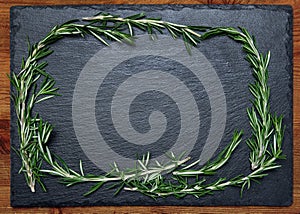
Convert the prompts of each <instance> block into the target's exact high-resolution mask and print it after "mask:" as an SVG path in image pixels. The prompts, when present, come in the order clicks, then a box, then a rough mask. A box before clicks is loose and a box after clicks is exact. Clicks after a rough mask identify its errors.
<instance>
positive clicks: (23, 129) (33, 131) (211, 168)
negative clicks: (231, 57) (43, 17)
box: [10, 13, 284, 198]
mask: <svg viewBox="0 0 300 214" xmlns="http://www.w3.org/2000/svg"><path fill="white" fill-rule="evenodd" d="M82 22H83V23H85V24H82ZM136 30H140V31H145V32H148V33H149V34H150V35H151V36H152V37H153V38H154V37H155V33H157V32H158V33H165V32H169V34H170V35H171V36H172V37H173V38H182V39H183V41H184V42H185V44H186V48H187V50H188V51H189V50H190V48H191V47H192V46H197V45H198V44H199V42H201V41H203V40H206V39H209V38H211V37H214V36H227V37H229V38H231V39H233V40H234V41H237V42H239V43H241V44H242V47H243V50H244V51H245V53H246V60H247V61H248V62H249V64H250V66H251V67H252V69H253V76H254V78H255V81H254V83H251V84H250V85H249V90H250V92H251V94H252V95H253V99H252V101H251V102H252V107H251V108H249V109H247V113H248V117H249V122H250V125H251V128H252V133H253V134H252V137H251V138H250V139H248V140H247V145H248V146H249V149H250V158H249V160H250V164H251V170H252V172H251V173H250V174H247V175H238V176H236V177H233V178H217V179H215V181H214V182H212V183H209V182H207V181H206V180H205V179H204V178H203V177H200V176H203V175H214V174H216V172H217V170H218V169H220V168H221V167H222V166H224V165H225V164H226V163H227V161H228V160H229V159H230V157H231V155H232V153H233V152H234V150H235V149H236V148H237V146H238V145H239V144H240V143H241V141H242V139H241V136H242V131H235V132H234V133H233V137H232V140H231V142H229V144H228V146H227V147H226V148H225V149H224V150H223V151H222V152H221V153H220V154H219V155H218V156H217V157H216V158H215V160H212V161H210V162H208V163H206V164H205V165H204V166H202V167H201V168H193V167H195V166H196V165H197V163H199V161H195V162H192V163H189V159H190V157H187V158H183V155H180V156H179V157H175V155H174V154H173V153H170V154H169V159H170V161H169V162H168V163H165V164H162V163H159V162H156V163H155V164H150V154H149V153H148V154H147V155H145V156H143V158H142V159H141V160H137V164H136V166H135V167H133V168H132V169H128V170H125V171H122V170H120V169H119V167H118V166H117V164H116V163H114V165H113V167H112V171H111V172H109V173H107V174H105V175H99V176H98V175H91V174H86V173H85V172H84V168H83V164H82V162H81V161H80V162H79V168H80V172H76V171H74V170H72V169H71V168H69V167H68V165H67V164H66V163H65V162H64V160H63V159H61V158H60V157H57V156H55V155H54V154H52V153H51V151H50V150H49V148H48V146H47V143H48V141H49V136H50V135H51V132H52V130H53V127H52V125H51V124H49V123H48V122H46V121H44V120H42V118H40V116H39V115H38V114H36V115H32V108H33V106H34V105H35V104H37V103H39V102H42V101H45V100H47V99H50V98H53V97H54V96H57V95H58V94H57V90H58V89H57V88H55V80H54V79H53V78H52V77H51V76H50V75H49V74H48V73H47V72H46V71H45V67H46V66H47V63H46V62H40V60H41V59H42V58H45V57H47V56H49V55H50V54H51V53H52V51H51V50H50V45H51V44H52V43H54V42H56V41H58V40H59V39H62V38H64V37H67V36H68V35H80V36H82V37H84V36H86V35H92V36H94V37H95V38H96V39H98V40H99V41H100V42H102V43H103V44H105V45H109V41H117V42H123V41H125V42H127V43H129V44H133V43H134V34H135V31H136ZM269 61H270V52H268V53H267V54H266V55H263V54H260V53H259V52H258V50H257V47H256V44H255V40H254V37H253V36H251V35H250V34H249V33H248V32H247V30H246V29H244V28H239V29H236V28H231V27H216V28H211V27H203V26H186V25H180V24H176V23H171V22H166V21H163V20H161V19H150V18H146V16H145V14H143V13H141V14H136V15H133V16H129V17H126V18H121V17H119V16H115V15H111V14H104V13H100V14H98V15H96V16H93V17H87V18H83V19H82V20H81V22H80V21H79V20H71V21H69V22H66V23H64V24H62V25H60V26H55V27H54V28H53V29H52V30H51V31H50V32H49V33H48V35H47V36H46V37H45V38H44V39H42V40H41V41H40V42H38V43H37V44H33V45H31V44H30V43H29V42H28V57H27V58H26V59H23V60H22V65H21V71H20V72H19V73H18V74H15V73H12V74H11V76H10V80H11V84H12V85H13V87H14V91H13V93H12V95H11V97H12V100H13V102H14V105H15V111H16V115H17V118H18V129H19V137H20V148H19V149H18V150H17V152H18V154H19V156H20V157H21V160H22V167H21V169H20V171H21V172H24V174H25V177H26V181H27V184H28V186H29V187H30V189H31V191H32V192H34V191H35V183H36V182H37V183H39V184H40V185H41V186H42V188H43V189H44V190H45V187H44V185H43V183H42V181H41V176H43V175H44V174H43V173H48V174H51V175H54V176H58V177H60V178H61V181H62V182H63V183H64V184H66V185H67V186H72V185H75V184H78V183H83V182H94V183H96V184H95V185H94V186H93V187H92V188H91V189H90V190H89V191H88V192H87V193H86V194H85V195H88V194H91V193H93V192H94V191H96V190H98V189H99V188H101V187H102V186H103V184H105V183H109V182H112V183H113V185H112V187H111V188H117V190H116V194H117V193H119V192H120V191H121V190H127V191H137V192H141V193H143V194H145V195H148V196H150V197H153V198H156V197H166V196H169V195H173V196H175V197H178V198H181V197H184V196H186V195H194V196H195V197H201V196H204V195H206V194H211V193H212V192H213V191H216V190H223V189H225V188H226V187H228V186H239V187H241V192H242V191H243V190H244V189H245V188H250V185H251V182H252V181H256V180H257V179H259V178H262V177H265V176H267V171H270V170H273V169H276V168H279V167H280V165H278V163H277V160H278V159H282V158H284V155H283V154H282V142H283V137H284V127H283V125H282V118H283V117H282V116H276V114H274V115H272V114H271V112H270V105H269V97H270V88H269V87H268V85H267V81H268V70H267V69H268V65H269ZM40 79H43V81H42V83H41V84H39V82H40V81H38V80H40ZM43 161H46V162H47V163H48V164H49V166H50V169H42V168H41V167H42V162H43ZM164 173H169V174H170V176H164ZM190 178H192V179H190Z"/></svg>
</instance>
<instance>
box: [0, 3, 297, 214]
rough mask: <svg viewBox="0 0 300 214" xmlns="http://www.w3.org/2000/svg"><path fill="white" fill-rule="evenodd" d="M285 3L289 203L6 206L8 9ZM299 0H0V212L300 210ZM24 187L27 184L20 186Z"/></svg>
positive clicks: (274, 211) (233, 211)
mask: <svg viewBox="0 0 300 214" xmlns="http://www.w3.org/2000/svg"><path fill="white" fill-rule="evenodd" d="M104 3H105V4H288V5H291V6H293V9H294V30H293V36H294V38H293V39H294V62H293V63H294V70H293V71H294V94H293V106H294V120H293V123H294V142H293V143H294V193H293V200H294V203H293V205H292V206H290V207H261V206H259V207H248V206H244V207H167V206H165V207H163V206H160V207H141V206H139V207H126V206H124V207H76V208H72V207H66V208H18V209H14V208H12V207H10V157H9V153H10V143H9V139H10V137H9V124H10V119H9V118H10V110H9V103H10V99H9V81H8V78H7V74H8V73H9V72H10V67H9V66H10V55H9V51H10V50H9V10H10V7H11V6H14V5H57V4H65V5H66V4H104ZM299 138H300V0H185V1H184V0H182V1H179V0H137V1H133V0H108V1H105V0H86V1H84V0H61V1H59V0H43V1H42V0H6V1H4V0H0V213H250V212H253V213H300V140H299ZM24 188H27V187H26V186H24Z"/></svg>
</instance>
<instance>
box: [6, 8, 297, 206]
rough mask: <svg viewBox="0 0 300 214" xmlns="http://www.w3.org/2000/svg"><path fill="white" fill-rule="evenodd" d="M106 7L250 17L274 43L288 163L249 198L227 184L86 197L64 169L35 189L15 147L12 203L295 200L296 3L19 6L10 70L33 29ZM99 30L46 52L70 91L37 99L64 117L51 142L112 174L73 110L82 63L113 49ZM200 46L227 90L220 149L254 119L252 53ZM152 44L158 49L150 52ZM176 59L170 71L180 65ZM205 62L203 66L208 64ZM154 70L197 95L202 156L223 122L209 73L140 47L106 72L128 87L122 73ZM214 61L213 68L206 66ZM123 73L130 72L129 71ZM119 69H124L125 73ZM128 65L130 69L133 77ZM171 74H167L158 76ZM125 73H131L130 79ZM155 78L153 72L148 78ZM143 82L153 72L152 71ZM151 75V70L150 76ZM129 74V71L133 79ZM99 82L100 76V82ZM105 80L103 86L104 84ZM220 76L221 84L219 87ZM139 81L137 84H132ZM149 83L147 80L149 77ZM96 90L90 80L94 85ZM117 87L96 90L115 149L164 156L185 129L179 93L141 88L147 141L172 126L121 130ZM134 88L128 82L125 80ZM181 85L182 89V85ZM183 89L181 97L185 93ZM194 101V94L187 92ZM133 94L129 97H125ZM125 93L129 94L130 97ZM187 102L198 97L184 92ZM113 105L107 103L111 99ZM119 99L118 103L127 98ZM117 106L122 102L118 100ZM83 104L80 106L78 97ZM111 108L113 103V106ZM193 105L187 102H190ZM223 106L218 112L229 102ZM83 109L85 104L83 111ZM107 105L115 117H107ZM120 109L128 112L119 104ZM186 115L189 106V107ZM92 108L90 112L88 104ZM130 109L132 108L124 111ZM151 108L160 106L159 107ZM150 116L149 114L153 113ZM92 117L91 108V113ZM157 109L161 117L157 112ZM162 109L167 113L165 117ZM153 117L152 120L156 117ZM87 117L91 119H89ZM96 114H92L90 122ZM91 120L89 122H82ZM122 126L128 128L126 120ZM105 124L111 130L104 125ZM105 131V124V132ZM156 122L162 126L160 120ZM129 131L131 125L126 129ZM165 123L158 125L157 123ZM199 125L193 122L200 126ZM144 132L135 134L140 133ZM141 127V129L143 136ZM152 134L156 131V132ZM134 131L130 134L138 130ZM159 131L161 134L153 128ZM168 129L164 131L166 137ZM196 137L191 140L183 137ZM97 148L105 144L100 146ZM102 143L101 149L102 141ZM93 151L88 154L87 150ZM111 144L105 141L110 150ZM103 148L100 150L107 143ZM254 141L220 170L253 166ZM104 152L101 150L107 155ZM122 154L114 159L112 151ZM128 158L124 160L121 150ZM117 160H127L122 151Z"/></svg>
mask: <svg viewBox="0 0 300 214" xmlns="http://www.w3.org/2000/svg"><path fill="white" fill-rule="evenodd" d="M99 11H105V12H109V13H115V14H120V15H121V16H127V15H132V14H135V13H139V12H142V11H143V12H146V13H147V14H148V16H149V17H162V18H163V19H164V20H167V21H171V22H176V23H182V24H187V25H207V26H233V27H237V26H243V27H245V28H247V29H248V30H249V32H251V33H252V34H253V35H255V37H256V40H257V44H258V47H259V50H260V51H261V52H264V53H265V52H266V51H267V50H271V54H272V58H271V62H270V67H269V71H270V75H269V76H270V77H269V78H270V79H269V84H270V87H271V94H272V95H271V110H272V111H274V112H277V113H280V114H284V115H285V119H284V123H285V125H286V132H285V134H286V135H285V142H284V153H285V154H286V155H287V159H286V160H283V161H281V162H280V163H281V164H282V166H283V167H282V168H280V169H279V170H276V171H274V172H270V176H268V177H266V178H264V179H263V180H261V181H262V184H260V185H258V184H255V183H253V185H252V187H251V189H250V190H247V191H245V192H244V194H243V197H242V198H241V197H240V195H239V188H228V189H226V191H220V192H215V194H214V195H211V196H205V197H203V198H200V199H196V198H193V197H191V196H188V197H186V198H184V199H180V200H178V199H175V198H173V197H169V198H167V199H158V200H157V201H154V200H152V199H150V198H148V197H146V196H142V195H140V194H138V193H131V192H124V191H123V192H122V193H121V194H119V195H117V196H113V193H114V190H107V189H105V188H102V189H101V190H100V191H98V192H96V193H95V194H93V195H91V196H88V197H84V196H82V194H83V193H84V192H86V191H87V190H88V189H89V187H90V186H91V185H90V184H83V185H79V186H74V187H71V188H67V187H65V186H63V185H61V184H59V183H58V182H57V179H56V178H52V177H47V178H45V184H46V186H47V189H48V192H46V193H44V192H42V191H41V190H40V188H37V192H36V193H34V194H33V193H31V192H30V190H29V188H27V187H26V185H25V180H24V176H23V174H17V172H18V170H19V167H20V164H21V163H20V160H19V158H18V157H17V156H16V154H15V153H13V152H12V153H11V165H12V168H11V205H12V206H84V205H192V206H203V205H206V206H218V205H267V206H268V205H273V206H287V205H290V204H291V202H292V175H293V174H292V33H291V32H292V29H291V28H292V11H291V9H290V7H286V6H224V5H223V6H200V5H197V6H196V5H190V6H187V5H178V6H175V5H172V6H170V5H159V6H154V5H151V6H148V5H143V6H132V5H131V6H127V5H98V6H63V7H15V8H12V10H11V69H12V71H14V72H18V69H19V66H20V64H21V58H22V56H26V42H25V41H26V37H27V36H28V37H29V38H30V41H31V42H37V41H39V40H40V39H41V38H43V36H44V35H45V34H46V33H47V32H48V31H49V30H50V29H51V28H52V27H53V26H54V25H56V24H60V23H63V22H64V21H67V20H70V19H74V18H78V17H86V16H92V15H93V14H96V13H98V12H99ZM103 48H105V47H104V46H103V45H101V44H99V42H98V41H96V40H95V39H94V38H91V37H87V38H85V39H82V38H75V37H72V38H68V39H63V40H61V41H59V42H57V43H55V44H54V45H53V46H52V49H53V50H54V51H55V52H54V53H53V54H52V55H51V56H50V57H48V58H47V61H48V62H49V66H48V67H47V71H48V72H49V73H50V74H51V75H52V76H53V77H54V78H55V79H56V80H57V86H58V87H59V88H60V90H59V93H60V94H62V95H63V96H61V97H57V98H55V99H53V100H51V101H48V102H44V103H42V104H40V105H38V106H37V107H36V109H35V111H37V112H39V113H40V114H41V116H42V117H43V118H44V119H46V120H48V121H49V122H50V123H52V124H54V125H55V131H54V134H53V136H52V139H51V142H50V148H51V149H52V151H54V152H55V153H56V154H58V155H60V156H61V157H63V158H64V159H65V161H66V162H67V163H68V164H70V166H71V167H72V168H74V169H78V162H79V160H80V159H81V160H82V161H83V163H84V168H85V171H86V172H91V173H94V174H99V173H103V172H102V171H101V170H100V169H99V165H97V163H95V161H93V160H91V156H90V155H88V154H87V152H86V151H83V150H84V149H83V147H82V145H81V144H80V142H79V141H78V135H77V134H76V133H75V132H76V131H75V130H76V128H74V117H72V104H73V105H74V101H73V97H74V96H75V95H74V90H75V88H76V82H77V81H78V79H79V77H80V74H81V72H82V70H83V68H84V67H85V66H86V65H87V63H88V62H89V60H90V59H91V57H93V56H94V55H95V54H96V53H97V52H98V51H101V50H104V49H103ZM198 50H199V51H200V52H201V53H202V54H203V55H204V56H205V57H206V58H207V59H208V61H209V63H210V64H211V66H212V68H213V69H214V71H216V73H217V76H218V78H219V79H220V82H221V84H222V87H223V90H224V94H225V97H226V109H227V114H226V124H225V125H226V126H225V130H224V133H223V132H222V133H223V134H222V139H221V142H220V145H219V148H218V149H217V151H216V152H215V153H214V154H217V153H218V152H219V151H220V150H222V148H224V147H225V146H226V144H227V143H228V142H229V140H230V138H231V134H232V132H233V130H234V129H236V128H238V129H243V130H244V131H245V134H244V139H246V138H247V137H249V136H250V134H251V133H250V132H251V130H250V127H249V124H248V120H247V115H246V111H245V110H246V108H247V107H248V106H250V103H249V99H251V97H250V94H249V92H248V88H247V85H248V83H250V82H251V81H252V80H253V78H252V75H251V69H249V66H248V64H247V62H246V61H245V60H243V58H244V53H243V52H242V51H241V48H240V44H237V43H234V42H232V41H231V40H229V39H228V38H225V37H218V38H213V39H210V40H208V41H205V42H203V43H201V44H200V45H199V48H198ZM166 51H167V52H171V53H172V52H175V51H176V48H174V47H170V48H169V49H167V50H166ZM149 53H151V52H149ZM174 67H175V68H176V69H175V70H174V71H172V70H171V71H170V69H171V68H174ZM199 69H200V68H199ZM145 70H155V71H157V70H165V73H166V74H172V75H175V76H176V77H177V78H178V79H179V80H181V81H183V82H184V83H185V85H188V88H189V89H191V93H192V94H193V96H194V100H195V103H196V105H197V107H198V109H199V118H200V124H199V130H198V133H196V134H197V136H198V137H196V139H197V141H196V144H195V145H194V147H193V148H192V149H191V150H190V155H191V156H192V157H196V158H198V157H199V154H200V153H201V152H202V151H203V150H204V146H205V142H206V139H207V138H208V135H209V130H210V128H211V127H213V126H214V125H215V123H214V122H212V121H213V120H212V115H213V113H212V111H213V110H212V109H213V108H212V106H210V105H212V104H214V103H212V102H210V100H209V96H210V95H209V92H208V91H206V90H205V89H207V87H205V84H203V82H200V83H199V82H197V81H196V80H195V79H194V78H195V76H193V74H191V75H189V72H190V71H189V70H188V68H186V67H182V65H180V64H178V62H175V61H174V60H173V61H172V60H169V59H166V58H159V57H153V56H151V55H149V56H141V57H139V58H134V59H133V60H131V61H130V59H128V61H126V62H123V63H120V64H119V65H118V66H116V68H114V71H113V73H112V74H111V78H110V79H109V78H107V79H106V81H107V82H106V83H105V84H106V86H107V87H110V86H113V87H119V84H120V83H119V82H120V81H121V82H122V81H124V78H125V77H126V75H128V76H132V75H133V74H134V73H138V72H139V71H145ZM203 70H205V68H204V69H203ZM122 72H123V73H122ZM120 74H122V75H123V77H122V75H121V76H120ZM124 74H125V77H124ZM163 77H165V76H160V74H158V76H157V78H158V79H163ZM122 78H123V79H122ZM147 78H148V79H147ZM147 78H145V79H144V81H147V80H149V77H147ZM151 78H152V77H151ZM125 79H126V78H125ZM92 83H93V84H94V83H95V82H92ZM105 84H104V85H102V87H104V86H105ZM214 84H215V83H212V85H213V86H214ZM131 85H133V84H132V83H131ZM144 85H145V84H144ZM86 87H87V89H86V90H89V88H91V87H90V85H89V84H87V86H86ZM113 87H111V89H109V88H108V89H106V91H105V90H104V91H101V90H100V89H99V90H98V92H97V94H96V97H95V118H96V122H97V127H98V128H99V132H100V133H101V134H103V136H106V137H104V140H105V141H106V140H107V142H108V141H109V142H108V145H109V148H111V149H112V150H114V151H115V152H117V153H118V154H119V155H120V156H122V157H127V158H135V155H136V153H138V154H139V155H141V154H143V153H144V152H145V151H149V150H150V151H151V152H153V155H154V156H159V155H161V153H162V152H165V151H168V150H169V149H170V148H171V147H172V146H173V145H174V139H175V140H176V139H177V138H178V136H179V133H180V131H181V130H180V129H181V128H182V127H181V126H180V125H182V123H180V122H179V121H180V120H182V118H181V119H180V116H179V115H180V113H181V112H180V110H181V108H180V105H179V104H178V103H179V102H177V101H174V100H173V99H172V97H171V96H168V95H166V94H164V93H161V92H159V91H150V92H144V93H141V94H139V96H136V98H135V99H134V100H133V102H132V104H131V105H130V111H129V114H130V115H133V116H130V123H131V125H132V126H133V128H134V129H135V131H136V132H139V133H140V134H141V136H142V138H141V140H145V139H147V138H146V137H143V134H146V133H147V134H148V133H150V134H151V128H155V126H153V127H152V126H151V125H152V123H151V121H152V122H153V121H154V123H153V124H154V125H158V127H160V125H161V126H164V125H166V123H165V122H166V121H167V126H166V127H169V128H166V131H168V132H169V133H167V134H166V135H164V138H163V139H164V140H163V142H164V143H162V141H158V142H157V143H155V142H151V143H148V144H146V145H142V143H141V144H139V145H138V146H137V145H136V144H129V143H128V141H125V140H123V139H122V138H120V136H119V135H118V132H115V131H116V130H114V128H113V127H111V128H109V124H110V123H111V122H109V121H110V120H111V118H109V116H111V115H110V109H109V107H107V106H109V105H110V104H109V103H107V102H109V100H110V98H111V97H110V94H109V93H112V94H113V92H112V91H113V90H114V89H112V88H113ZM125 89H126V87H125ZM178 90H179V91H178V93H179V92H180V91H181V89H178ZM179 98H180V97H179ZM182 99H183V100H185V97H183V96H182ZM125 100H129V98H128V99H127V98H126V99H125ZM122 103H123V102H121V104H122ZM184 103H188V105H187V106H188V107H189V104H190V102H189V101H184ZM106 104H107V105H106ZM121 104H119V106H121ZM117 106H118V105H117ZM73 107H74V106H73ZM106 108H108V109H106ZM183 109H184V107H183ZM221 110H222V109H220V110H219V111H221ZM81 111H84V108H83V110H81ZM153 111H155V112H157V111H160V112H162V113H164V114H165V115H166V121H164V119H161V116H162V115H161V114H153V113H152V112H153ZM11 112H12V116H11V118H12V123H11V145H12V146H13V147H16V148H17V147H18V136H17V128H16V124H15V121H16V117H15V115H14V113H13V111H11ZM103 112H106V114H105V116H107V117H108V119H104V120H103V118H105V116H103V117H102V114H103ZM120 112H121V111H120ZM186 112H187V115H190V114H189V113H190V112H189V111H188V110H187V111H186ZM87 113H90V112H88V111H87ZM125 113H126V112H125ZM151 113H152V114H151ZM149 116H150V118H149ZM82 118H84V117H82ZM151 118H152V119H153V118H154V119H153V120H151ZM159 118H160V119H159ZM149 119H150V121H149ZM85 122H86V121H85ZM87 122H89V121H87ZM84 126H87V124H86V123H85V124H83V127H84ZM119 127H121V128H120V129H121V130H119V132H122V130H123V128H124V127H123V126H122V123H121V126H119ZM101 130H102V131H101ZM103 130H104V131H103ZM154 130H155V129H154ZM123 131H124V132H126V129H124V130H123ZM157 131H159V129H158V130H157ZM193 134H195V133H194V132H193V131H192V134H191V135H193ZM133 136H135V135H133ZM139 136H140V135H139ZM149 136H151V137H153V135H149ZM130 137H132V136H127V138H130ZM154 138H155V136H154ZM158 138H159V136H158ZM184 140H187V141H188V140H190V139H184ZM92 146H94V147H95V151H96V150H99V149H100V150H101V144H100V145H98V146H100V148H96V147H97V145H94V144H93V145H92ZM94 147H93V148H94ZM84 152H85V153H84ZM103 152H106V150H103ZM100 153H101V152H100ZM248 153H249V150H248V148H247V146H246V144H245V143H243V144H241V145H240V146H239V148H238V149H237V150H236V152H235V154H234V155H233V157H232V159H231V160H230V161H229V163H228V164H227V165H226V166H225V167H223V168H222V169H221V170H220V172H219V173H218V175H220V176H226V177H232V176H235V175H238V174H240V173H246V172H249V163H248ZM98 155H99V154H98ZM112 160H113V159H112ZM120 160H121V159H120ZM116 161H118V160H116Z"/></svg>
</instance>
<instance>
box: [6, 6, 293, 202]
mask: <svg viewBox="0 0 300 214" xmlns="http://www.w3.org/2000/svg"><path fill="white" fill-rule="evenodd" d="M98 6H104V5H55V6H13V7H11V10H10V12H11V14H12V13H13V11H14V10H15V9H16V10H18V9H21V8H26V7H35V8H54V9H60V8H63V7H70V8H75V9H82V10H86V9H89V8H94V9H95V8H97V7H98ZM105 6H111V7H112V8H115V9H131V8H133V7H138V6H139V5H105ZM142 6H151V7H156V8H157V9H159V8H160V6H161V5H151V4H147V5H142ZM164 6H170V8H169V9H176V8H178V9H181V8H182V7H188V8H194V9H224V7H226V9H225V10H240V9H243V10H247V9H253V8H258V9H263V10H274V11H285V12H287V13H289V19H290V20H289V22H288V23H289V24H290V26H287V29H288V33H287V35H288V37H287V39H286V40H287V43H286V46H287V53H288V55H289V56H290V58H291V59H292V56H293V51H292V50H293V49H292V48H290V47H293V37H292V31H293V29H292V26H293V24H292V22H293V17H292V14H293V10H292V7H291V6H290V5H276V6H275V5H164ZM278 8H280V10H278ZM10 21H11V23H12V16H10ZM58 24H59V23H58ZM10 37H11V38H13V34H11V35H10ZM10 41H12V39H11V40H10ZM10 47H11V53H12V52H13V49H12V44H10ZM288 47H289V48H288ZM11 67H12V64H11ZM292 68H293V62H292V63H291V64H290V65H287V68H286V69H287V70H290V71H292ZM12 70H13V69H12V68H11V71H12ZM290 76H291V79H293V75H292V72H291V73H290ZM10 88H11V90H12V88H13V87H12V86H11V87H10ZM291 88H293V81H292V85H291ZM291 95H292V94H291ZM292 100H293V98H292V96H291V101H292ZM292 103H293V102H292ZM10 107H11V110H14V106H13V104H12V103H11V105H10ZM291 114H292V113H291ZM292 118H293V114H292ZM292 131H293V129H292ZM11 132H13V130H12V129H11ZM11 152H14V151H13V150H11ZM11 164H12V166H13V165H14V164H15V163H14V162H11ZM292 164H293V162H292ZM11 176H12V174H11ZM11 199H12V197H11ZM11 202H12V201H11ZM292 202H293V200H291V204H292ZM291 204H287V205H283V206H290V205H291ZM107 205H108V204H107ZM107 205H106V206H107ZM12 206H13V204H12ZM144 206H145V205H144ZM146 206H147V205H146ZM150 206H151V205H150ZM195 206H196V205H195ZM217 206H218V205H217ZM16 207H24V206H16ZM27 207H28V206H27Z"/></svg>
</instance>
